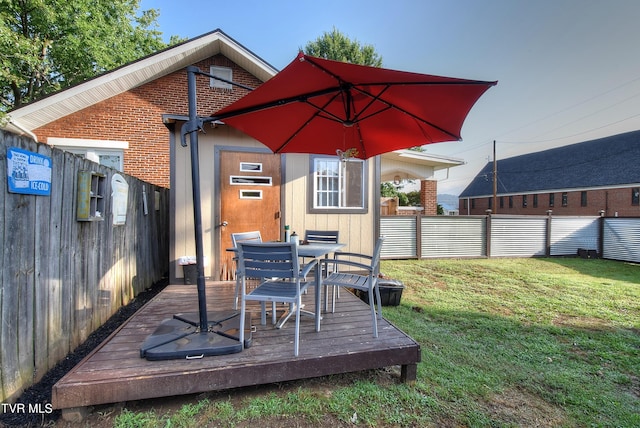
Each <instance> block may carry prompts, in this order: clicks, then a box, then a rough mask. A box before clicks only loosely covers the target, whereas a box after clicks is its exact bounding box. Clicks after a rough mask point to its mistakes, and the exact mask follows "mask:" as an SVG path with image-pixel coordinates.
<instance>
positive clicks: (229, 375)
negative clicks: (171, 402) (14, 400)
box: [52, 282, 420, 413]
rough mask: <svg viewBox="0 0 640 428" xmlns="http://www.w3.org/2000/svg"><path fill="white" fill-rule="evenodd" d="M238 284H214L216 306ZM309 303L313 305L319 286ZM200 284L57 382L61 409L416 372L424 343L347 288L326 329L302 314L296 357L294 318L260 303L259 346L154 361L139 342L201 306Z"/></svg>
mask: <svg viewBox="0 0 640 428" xmlns="http://www.w3.org/2000/svg"><path fill="white" fill-rule="evenodd" d="M233 287H234V283H232V282H209V283H207V306H208V308H209V309H210V310H212V311H213V310H228V309H230V308H231V307H232V297H233V290H234V288H233ZM304 303H305V309H307V310H314V305H313V292H310V293H308V294H307V295H305V299H304ZM197 308H198V305H197V292H196V287H195V286H194V285H170V286H168V287H167V288H165V289H164V290H163V291H162V292H161V293H159V294H158V295H157V296H156V297H155V298H154V299H153V300H151V301H150V302H148V303H147V304H146V305H145V306H144V307H143V308H141V309H140V310H139V311H138V312H137V313H136V314H135V315H134V316H132V317H131V318H130V319H129V320H128V321H127V322H126V323H125V324H124V325H122V326H121V327H120V328H119V329H118V330H117V331H115V332H114V333H113V334H112V335H111V336H110V337H109V338H108V339H107V340H105V341H104V342H103V343H102V344H101V345H100V346H99V347H98V348H97V349H95V350H94V351H93V352H92V353H91V354H90V355H88V356H87V357H86V358H85V359H84V360H82V361H81V362H80V363H79V364H78V365H77V366H76V367H74V369H73V370H71V371H70V372H69V373H68V374H67V375H66V376H64V377H63V378H62V379H60V381H59V382H58V383H56V384H55V385H54V387H53V390H52V405H53V407H54V408H55V409H63V413H64V411H65V410H67V411H71V410H72V409H73V411H76V410H75V409H78V408H83V407H87V406H92V405H97V404H106V403H117V402H124V401H132V400H141V399H148V398H157V397H166V396H173V395H183V394H193V393H198V392H205V391H213V390H223V389H229V388H236V387H243V386H249V385H259V384H267V383H273V382H282V381H289V380H295V379H306V378H312V377H318V376H325V375H331V374H337V373H347V372H353V371H360V370H366V369H374V368H382V367H388V366H396V365H399V366H401V367H402V375H401V377H402V380H403V381H407V380H409V381H411V380H415V377H416V366H417V363H418V362H419V361H420V346H419V345H418V344H417V343H416V342H415V341H414V340H413V339H411V338H410V337H409V336H407V335H406V334H404V333H403V332H402V331H400V330H398V329H397V328H395V327H394V326H393V325H392V324H390V323H389V322H387V321H386V320H380V321H379V322H378V328H379V337H378V338H374V337H373V336H372V330H371V315H370V311H369V306H368V305H367V304H365V303H363V302H362V301H361V300H360V299H358V298H357V297H355V296H353V295H352V294H351V293H348V292H346V291H344V290H343V291H342V293H341V294H340V298H339V299H338V302H337V304H336V312H335V313H327V314H323V319H322V324H321V331H320V332H319V333H316V332H315V328H314V319H313V318H312V317H302V318H301V323H300V355H299V356H298V357H294V355H293V319H292V320H289V321H288V323H287V324H286V325H285V326H284V327H283V328H282V329H280V330H278V329H275V328H274V327H273V326H271V324H270V323H269V322H268V323H267V325H265V326H263V325H260V318H259V310H258V309H259V307H258V306H257V305H256V306H254V307H252V309H255V314H254V315H253V324H254V325H256V331H255V332H254V333H253V341H252V346H251V347H250V348H248V349H245V350H243V351H242V352H240V353H236V354H229V355H222V356H213V357H205V358H202V359H195V360H182V359H181V360H166V361H147V360H146V359H143V358H141V357H140V345H141V344H142V342H143V341H144V340H145V338H146V337H147V335H149V334H150V333H152V332H154V331H155V329H156V327H157V326H158V325H159V323H160V322H161V321H162V320H163V319H167V318H171V317H172V316H173V314H176V313H180V312H194V311H197Z"/></svg>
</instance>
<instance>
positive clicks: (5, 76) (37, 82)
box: [0, 0, 165, 113]
mask: <svg viewBox="0 0 640 428" xmlns="http://www.w3.org/2000/svg"><path fill="white" fill-rule="evenodd" d="M139 3H140V0H0V18H2V20H1V21H0V51H1V53H0V65H1V66H2V67H1V69H0V83H1V84H2V99H1V104H0V113H2V112H6V111H8V110H11V109H13V108H17V107H20V106H21V105H23V104H26V103H28V102H31V101H33V100H35V99H38V98H41V97H42V96H44V95H47V94H49V93H52V92H55V91H57V90H60V89H64V88H66V87H69V86H71V85H74V84H77V83H80V82H82V81H84V80H86V79H88V78H91V77H94V76H96V75H97V74H100V73H102V72H105V71H107V70H111V69H114V68H116V67H118V66H120V65H123V64H126V63H128V62H130V61H133V60H135V59H138V58H141V57H143V56H145V55H148V54H150V53H153V52H155V51H157V50H159V49H162V48H164V47H165V44H164V42H163V41H162V38H161V35H162V33H161V32H160V31H158V29H157V22H156V20H157V17H158V13H159V12H158V11H157V10H155V9H149V10H145V11H139V10H138V9H139Z"/></svg>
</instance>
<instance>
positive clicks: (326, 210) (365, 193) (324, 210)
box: [307, 155, 369, 214]
mask: <svg viewBox="0 0 640 428" xmlns="http://www.w3.org/2000/svg"><path fill="white" fill-rule="evenodd" d="M320 160H325V161H331V162H333V161H335V162H338V163H339V162H343V161H341V160H340V158H339V157H338V156H331V155H310V156H309V180H308V198H307V211H308V213H309V214H367V213H368V212H369V179H368V178H369V162H368V161H367V160H362V159H349V160H347V161H345V162H359V163H360V164H361V166H362V171H361V175H362V179H361V187H362V200H361V206H360V207H328V206H327V207H325V206H317V205H316V202H317V178H316V162H317V161H320ZM339 166H340V167H341V165H339ZM338 180H339V187H340V186H342V185H343V181H341V180H344V176H339V177H338Z"/></svg>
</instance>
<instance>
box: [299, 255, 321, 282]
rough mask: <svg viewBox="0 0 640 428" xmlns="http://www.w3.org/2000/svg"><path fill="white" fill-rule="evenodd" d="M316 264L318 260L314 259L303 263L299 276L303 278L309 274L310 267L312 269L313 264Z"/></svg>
mask: <svg viewBox="0 0 640 428" xmlns="http://www.w3.org/2000/svg"><path fill="white" fill-rule="evenodd" d="M317 264H318V260H316V259H313V260H311V261H310V262H309V263H308V264H306V265H305V267H304V269H302V272H300V276H301V277H303V278H304V277H306V276H307V275H309V272H311V269H313V268H314V266H315V265H317Z"/></svg>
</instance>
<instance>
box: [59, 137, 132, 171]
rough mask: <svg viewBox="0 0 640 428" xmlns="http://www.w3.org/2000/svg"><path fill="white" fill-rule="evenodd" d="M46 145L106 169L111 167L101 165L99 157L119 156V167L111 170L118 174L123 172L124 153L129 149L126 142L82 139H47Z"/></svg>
mask: <svg viewBox="0 0 640 428" xmlns="http://www.w3.org/2000/svg"><path fill="white" fill-rule="evenodd" d="M47 144H50V145H52V146H54V147H56V148H59V149H61V150H64V151H65V152H69V153H73V154H75V155H79V156H82V157H84V158H85V159H89V160H90V161H93V162H95V163H97V164H99V165H104V166H106V167H108V168H113V167H112V166H110V165H108V164H103V163H101V162H100V156H119V157H120V162H119V166H118V167H117V168H113V169H116V170H118V171H120V172H124V151H125V150H127V149H128V148H129V142H127V141H115V140H91V139H84V138H63V137H49V138H47Z"/></svg>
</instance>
